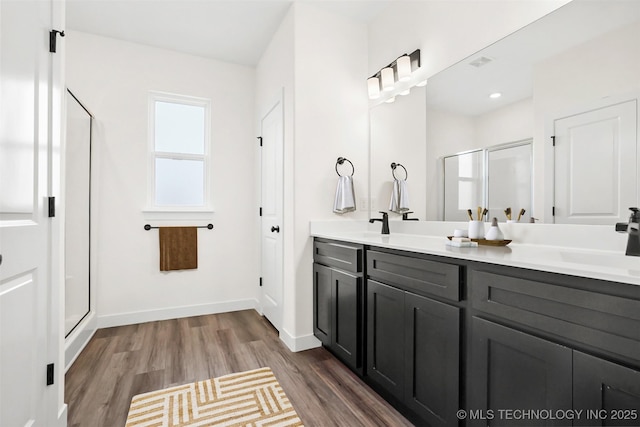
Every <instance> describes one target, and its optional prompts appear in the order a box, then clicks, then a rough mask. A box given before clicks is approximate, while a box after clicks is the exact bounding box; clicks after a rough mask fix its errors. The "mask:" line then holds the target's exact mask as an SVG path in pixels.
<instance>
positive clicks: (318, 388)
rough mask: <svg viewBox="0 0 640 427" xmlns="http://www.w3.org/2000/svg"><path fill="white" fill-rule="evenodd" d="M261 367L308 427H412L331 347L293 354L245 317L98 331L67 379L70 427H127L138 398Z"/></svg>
mask: <svg viewBox="0 0 640 427" xmlns="http://www.w3.org/2000/svg"><path fill="white" fill-rule="evenodd" d="M260 367H270V368H271V369H272V370H273V372H274V374H275V375H276V378H277V379H278V381H279V382H280V384H281V385H282V387H283V389H284V390H285V393H286V394H287V396H288V397H289V400H291V403H292V404H293V406H294V408H295V409H296V411H297V412H298V415H300V418H301V419H302V421H303V422H304V424H305V426H308V427H311V426H349V427H354V426H410V425H411V423H409V421H407V420H406V419H405V418H404V417H403V416H402V415H400V414H399V413H398V412H397V411H396V410H395V409H393V408H392V407H391V406H390V405H389V404H388V403H386V402H385V401H384V400H383V399H382V398H381V397H379V396H378V395H377V394H376V393H375V392H373V391H372V390H371V389H370V388H369V387H368V386H367V385H366V384H364V383H363V382H362V381H361V380H360V379H359V378H358V377H357V376H356V375H354V374H353V373H352V372H351V371H350V370H348V369H347V368H346V367H345V366H344V365H342V364H341V363H340V362H339V361H338V360H337V359H336V358H335V357H333V355H331V354H330V353H329V352H328V351H326V350H325V349H324V348H316V349H312V350H307V351H303V352H298V353H292V352H291V351H289V350H288V349H287V348H286V346H285V345H284V344H283V343H282V342H281V341H280V339H279V338H278V333H277V331H276V330H275V329H274V328H273V327H272V326H271V324H269V322H268V321H266V320H265V319H264V318H263V317H261V316H260V315H259V314H258V313H256V312H255V311H253V310H246V311H238V312H233V313H222V314H212V315H208V316H199V317H190V318H183V319H173V320H166V321H158V322H150V323H143V324H138V325H130V326H121V327H115V328H106V329H100V330H98V331H97V332H96V334H95V335H94V337H93V338H92V339H91V341H90V342H89V344H87V347H86V348H85V349H84V350H83V352H82V353H81V354H80V356H78V358H77V360H76V362H75V363H74V364H73V366H71V368H70V369H69V371H68V372H67V374H66V384H65V401H66V402H67V403H68V405H69V417H68V426H69V427H119V426H124V423H125V421H126V418H127V413H128V411H129V404H130V403H131V398H132V397H133V396H134V395H136V394H140V393H144V392H148V391H152V390H159V389H163V388H167V387H171V386H174V385H179V384H185V383H190V382H194V381H200V380H204V379H207V378H214V377H219V376H221V375H226V374H230V373H233V372H241V371H246V370H250V369H256V368H260Z"/></svg>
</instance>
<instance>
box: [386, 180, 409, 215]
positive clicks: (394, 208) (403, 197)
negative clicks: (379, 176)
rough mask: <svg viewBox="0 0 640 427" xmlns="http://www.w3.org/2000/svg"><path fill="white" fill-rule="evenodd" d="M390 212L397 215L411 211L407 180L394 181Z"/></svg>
mask: <svg viewBox="0 0 640 427" xmlns="http://www.w3.org/2000/svg"><path fill="white" fill-rule="evenodd" d="M389 210H390V211H391V212H395V213H404V212H408V211H409V210H410V209H409V189H408V188H407V181H406V180H404V179H402V180H399V179H396V180H394V181H393V190H392V191H391V201H390V202H389Z"/></svg>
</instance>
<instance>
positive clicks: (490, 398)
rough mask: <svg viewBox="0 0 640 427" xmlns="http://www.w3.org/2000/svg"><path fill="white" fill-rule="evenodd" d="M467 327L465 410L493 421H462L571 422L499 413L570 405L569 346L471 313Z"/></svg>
mask: <svg viewBox="0 0 640 427" xmlns="http://www.w3.org/2000/svg"><path fill="white" fill-rule="evenodd" d="M472 328H473V330H472V332H471V334H472V337H473V343H472V346H473V347H472V353H471V371H470V372H469V376H470V381H471V384H470V398H469V409H470V410H479V411H482V413H483V414H484V415H488V414H493V419H475V420H473V419H470V420H468V421H469V422H468V425H482V426H486V425H491V426H497V425H510V426H518V425H532V424H534V425H535V424H536V423H539V424H540V425H549V426H551V425H571V420H554V419H547V420H531V419H521V420H518V419H513V418H508V417H509V415H508V414H505V412H503V411H504V410H527V409H534V410H535V409H539V410H542V409H545V410H551V411H554V410H568V409H571V408H572V396H571V393H572V370H571V365H572V363H571V362H572V350H571V349H569V348H567V347H564V346H561V345H558V344H554V343H552V342H549V341H546V340H543V339H540V338H537V337H534V336H532V335H529V334H526V333H523V332H520V331H517V330H515V329H511V328H507V327H504V326H500V325H497V324H495V323H492V322H488V321H486V320H482V319H479V318H476V317H474V318H473V321H472ZM476 418H482V417H476ZM489 418H491V417H489ZM532 421H535V422H532Z"/></svg>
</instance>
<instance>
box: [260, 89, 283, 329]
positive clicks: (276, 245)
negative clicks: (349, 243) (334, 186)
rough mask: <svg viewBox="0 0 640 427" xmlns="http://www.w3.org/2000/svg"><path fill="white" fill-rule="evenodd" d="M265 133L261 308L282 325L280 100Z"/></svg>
mask: <svg viewBox="0 0 640 427" xmlns="http://www.w3.org/2000/svg"><path fill="white" fill-rule="evenodd" d="M261 133H262V151H261V152H262V156H261V166H262V177H261V181H262V184H261V185H262V191H261V193H262V221H261V233H260V234H261V235H260V238H261V242H262V244H261V247H262V311H263V313H264V315H265V317H266V318H267V319H269V321H270V322H271V323H272V324H273V326H275V328H276V329H277V330H280V329H281V327H282V293H283V277H282V271H283V252H282V249H283V246H282V236H283V234H284V232H285V230H283V229H282V210H283V207H282V204H283V191H284V190H283V146H284V133H283V109H282V100H278V102H276V103H275V104H274V105H273V107H272V108H271V109H270V110H269V112H268V113H267V114H266V115H265V116H264V117H263V118H262V121H261Z"/></svg>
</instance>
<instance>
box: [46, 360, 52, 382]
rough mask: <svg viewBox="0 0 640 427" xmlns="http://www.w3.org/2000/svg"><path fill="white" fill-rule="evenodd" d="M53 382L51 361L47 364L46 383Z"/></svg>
mask: <svg viewBox="0 0 640 427" xmlns="http://www.w3.org/2000/svg"><path fill="white" fill-rule="evenodd" d="M52 384H53V363H49V364H48V365H47V385H52Z"/></svg>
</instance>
